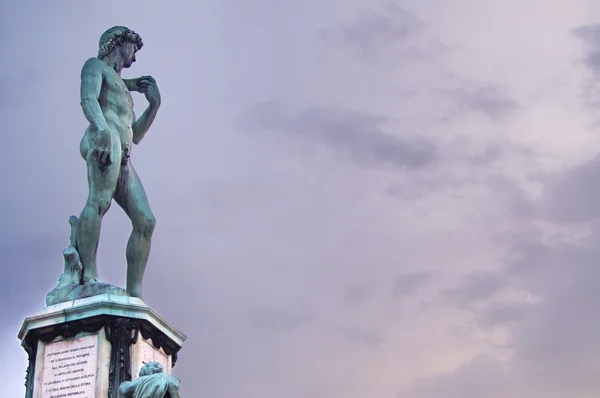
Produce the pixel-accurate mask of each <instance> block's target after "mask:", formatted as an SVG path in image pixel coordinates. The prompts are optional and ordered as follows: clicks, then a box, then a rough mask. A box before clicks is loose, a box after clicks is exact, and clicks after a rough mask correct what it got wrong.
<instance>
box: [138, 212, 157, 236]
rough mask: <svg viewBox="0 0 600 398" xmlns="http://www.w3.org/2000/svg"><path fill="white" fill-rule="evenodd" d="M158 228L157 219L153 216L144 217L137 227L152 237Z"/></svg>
mask: <svg viewBox="0 0 600 398" xmlns="http://www.w3.org/2000/svg"><path fill="white" fill-rule="evenodd" d="M155 226H156V218H154V216H153V215H151V214H150V215H148V216H146V217H143V218H142V219H141V220H140V221H139V222H138V225H137V226H136V227H137V228H138V229H139V230H140V231H141V232H142V233H143V234H144V235H146V236H150V235H152V233H153V232H154V227H155Z"/></svg>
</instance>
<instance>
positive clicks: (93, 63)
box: [82, 57, 106, 73]
mask: <svg viewBox="0 0 600 398" xmlns="http://www.w3.org/2000/svg"><path fill="white" fill-rule="evenodd" d="M105 68H106V64H105V63H104V61H102V60H100V59H98V58H95V57H93V58H90V59H88V60H87V61H85V63H84V64H83V68H82V72H83V73H85V72H87V71H94V72H96V73H97V72H100V71H103V70H104V69H105Z"/></svg>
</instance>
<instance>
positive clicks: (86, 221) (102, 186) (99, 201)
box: [77, 140, 121, 283]
mask: <svg viewBox="0 0 600 398" xmlns="http://www.w3.org/2000/svg"><path fill="white" fill-rule="evenodd" d="M115 141H117V140H115ZM120 150H121V148H120V144H119V143H118V142H113V151H112V152H113V156H112V159H113V163H112V164H110V165H108V166H105V167H102V168H101V167H100V164H99V161H98V159H96V157H95V156H94V155H93V154H92V151H87V152H88V153H87V154H86V155H87V156H86V162H87V177H88V185H89V194H88V198H87V202H86V204H85V207H84V208H83V211H82V212H81V216H80V217H79V222H78V224H77V251H78V252H79V257H80V259H81V264H82V265H83V282H84V283H94V282H97V281H98V280H99V278H98V267H97V265H96V253H97V251H98V241H99V239H100V224H101V221H102V217H103V216H104V214H106V211H107V210H108V208H109V207H110V204H111V202H112V198H113V195H114V192H115V189H116V187H117V181H118V179H119V167H120V164H121V162H120Z"/></svg>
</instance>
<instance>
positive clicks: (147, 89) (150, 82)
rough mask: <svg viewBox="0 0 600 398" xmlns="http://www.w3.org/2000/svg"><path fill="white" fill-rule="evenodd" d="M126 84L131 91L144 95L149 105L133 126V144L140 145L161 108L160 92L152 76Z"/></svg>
mask: <svg viewBox="0 0 600 398" xmlns="http://www.w3.org/2000/svg"><path fill="white" fill-rule="evenodd" d="M125 84H126V85H127V87H128V88H129V89H130V90H132V91H134V90H135V91H139V92H140V93H142V94H144V95H145V96H146V99H147V100H148V104H149V105H148V108H146V110H145V111H144V113H143V114H142V116H140V117H139V119H137V120H136V121H135V122H134V123H133V126H131V128H132V130H133V143H134V144H139V143H140V141H141V140H142V138H144V136H145V135H146V133H147V132H148V129H149V128H150V126H151V125H152V122H154V118H155V117H156V113H157V112H158V108H159V107H160V101H161V100H160V91H158V86H157V85H156V80H154V78H153V77H151V76H142V77H140V78H139V79H135V81H131V80H129V81H126V82H125Z"/></svg>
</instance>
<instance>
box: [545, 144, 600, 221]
mask: <svg viewBox="0 0 600 398" xmlns="http://www.w3.org/2000/svg"><path fill="white" fill-rule="evenodd" d="M598 176H600V156H596V157H594V158H593V159H591V160H590V161H587V162H584V163H581V164H579V165H577V166H575V167H574V168H572V169H571V170H569V171H568V172H565V173H564V174H563V175H562V176H561V177H560V178H558V179H557V180H555V181H553V182H552V183H551V184H549V186H548V188H547V190H548V195H547V196H546V200H545V203H544V207H545V211H546V212H547V214H548V217H551V218H552V219H554V220H558V221H562V222H575V223H582V222H593V221H596V220H597V219H598V218H599V217H600V184H599V183H598Z"/></svg>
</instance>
